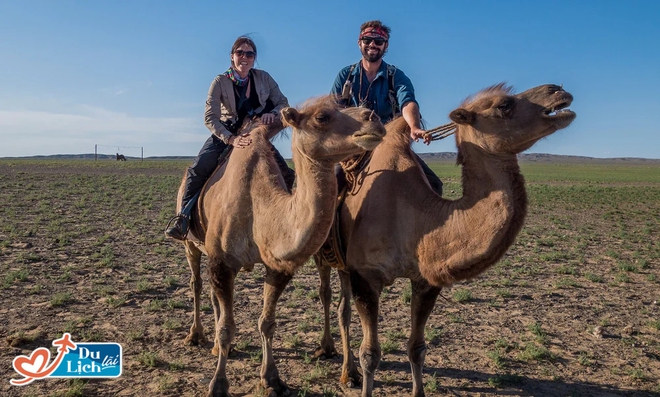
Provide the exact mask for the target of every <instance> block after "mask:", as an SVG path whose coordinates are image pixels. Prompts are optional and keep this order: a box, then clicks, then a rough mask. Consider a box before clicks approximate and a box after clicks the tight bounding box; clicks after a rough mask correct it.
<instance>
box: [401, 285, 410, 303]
mask: <svg viewBox="0 0 660 397" xmlns="http://www.w3.org/2000/svg"><path fill="white" fill-rule="evenodd" d="M401 301H402V302H403V303H405V304H406V305H408V304H410V302H411V301H412V286H411V285H410V284H407V285H406V286H405V287H404V288H403V293H402V294H401Z"/></svg>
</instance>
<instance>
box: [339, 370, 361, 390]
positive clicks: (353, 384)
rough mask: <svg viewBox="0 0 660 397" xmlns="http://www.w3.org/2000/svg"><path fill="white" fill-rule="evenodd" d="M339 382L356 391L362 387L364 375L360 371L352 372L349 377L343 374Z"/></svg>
mask: <svg viewBox="0 0 660 397" xmlns="http://www.w3.org/2000/svg"><path fill="white" fill-rule="evenodd" d="M339 382H340V383H341V384H342V385H344V386H346V387H348V388H350V389H354V388H357V387H360V386H362V375H360V373H359V372H358V371H354V372H351V373H350V374H348V375H343V374H342V376H341V378H340V379H339Z"/></svg>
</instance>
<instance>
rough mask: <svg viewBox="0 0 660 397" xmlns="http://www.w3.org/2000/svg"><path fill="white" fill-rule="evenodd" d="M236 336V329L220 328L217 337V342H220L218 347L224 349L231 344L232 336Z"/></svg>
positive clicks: (229, 327) (227, 326) (226, 326)
mask: <svg viewBox="0 0 660 397" xmlns="http://www.w3.org/2000/svg"><path fill="white" fill-rule="evenodd" d="M235 334H236V327H232V326H229V325H225V326H222V327H220V330H219V332H218V335H217V338H216V339H217V340H218V341H219V342H220V345H221V346H223V347H225V346H229V345H231V342H232V341H233V340H234V335H235Z"/></svg>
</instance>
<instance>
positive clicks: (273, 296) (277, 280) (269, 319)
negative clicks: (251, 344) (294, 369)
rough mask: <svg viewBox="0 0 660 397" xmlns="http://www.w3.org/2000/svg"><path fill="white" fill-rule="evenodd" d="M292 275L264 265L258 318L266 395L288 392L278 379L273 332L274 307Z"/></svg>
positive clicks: (262, 381)
mask: <svg viewBox="0 0 660 397" xmlns="http://www.w3.org/2000/svg"><path fill="white" fill-rule="evenodd" d="M292 277H293V276H292V275H289V274H286V273H283V272H278V271H276V270H273V269H270V268H268V267H266V282H265V284H264V308H263V312H262V313H261V317H260V318H259V332H260V333H261V347H262V351H263V358H262V363H261V386H262V387H263V388H264V389H265V392H266V395H271V394H272V393H273V392H274V393H275V394H276V395H278V396H287V395H289V394H290V392H291V391H290V390H289V388H288V386H287V385H286V384H285V383H284V382H282V380H281V379H280V375H279V372H278V371H277V367H276V366H275V358H274V357H273V334H275V309H276V307H277V301H278V300H279V299H280V296H281V295H282V292H283V291H284V288H286V286H287V284H288V283H289V281H290V280H291V278H292Z"/></svg>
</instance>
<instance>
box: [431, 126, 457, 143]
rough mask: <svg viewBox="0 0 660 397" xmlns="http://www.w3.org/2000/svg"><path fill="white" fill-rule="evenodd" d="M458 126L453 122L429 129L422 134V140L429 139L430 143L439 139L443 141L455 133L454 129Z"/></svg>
mask: <svg viewBox="0 0 660 397" xmlns="http://www.w3.org/2000/svg"><path fill="white" fill-rule="evenodd" d="M457 127H458V126H457V125H456V123H454V122H453V121H452V122H451V123H447V124H443V125H441V126H439V127H435V128H431V129H430V130H426V132H425V133H424V139H427V138H428V139H429V140H430V141H439V140H440V139H445V138H446V137H448V136H450V135H453V134H455V133H456V128H457Z"/></svg>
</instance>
